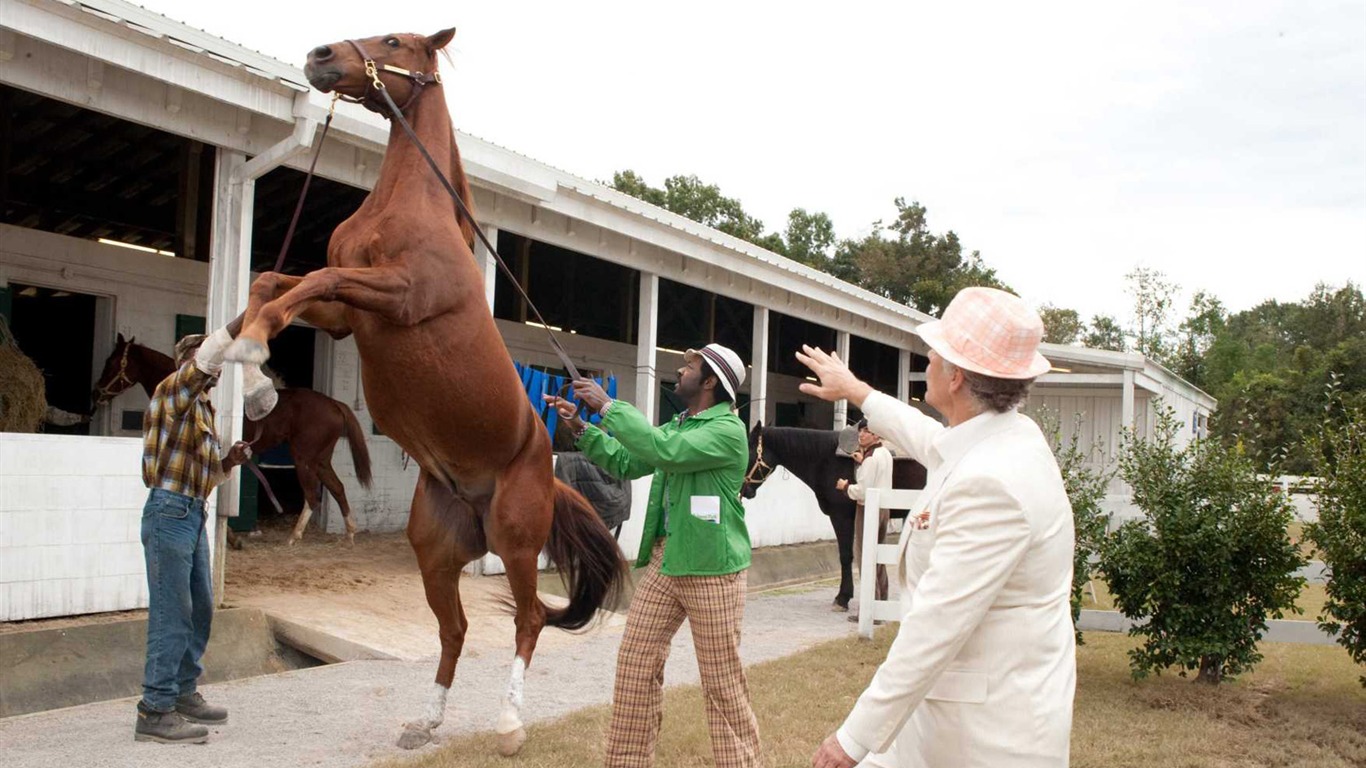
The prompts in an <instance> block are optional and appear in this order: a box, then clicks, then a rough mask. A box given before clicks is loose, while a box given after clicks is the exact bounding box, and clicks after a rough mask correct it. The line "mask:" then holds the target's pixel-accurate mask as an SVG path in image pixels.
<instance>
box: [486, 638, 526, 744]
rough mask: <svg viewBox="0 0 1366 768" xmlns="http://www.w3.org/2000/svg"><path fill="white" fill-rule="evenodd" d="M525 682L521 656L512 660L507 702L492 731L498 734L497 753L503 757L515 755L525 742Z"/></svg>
mask: <svg viewBox="0 0 1366 768" xmlns="http://www.w3.org/2000/svg"><path fill="white" fill-rule="evenodd" d="M525 680H526V662H525V661H523V660H522V657H521V656H516V657H514V658H513V660H512V674H511V675H510V676H509V677H508V692H507V701H506V702H504V704H503V711H502V713H501V714H499V715H498V723H497V725H495V726H494V727H493V730H494V731H495V732H497V734H498V751H499V752H500V753H502V754H503V755H504V756H511V755H515V754H517V751H518V750H520V749H521V748H522V744H523V743H525V742H526V729H524V728H523V727H522V717H521V710H522V689H523V683H524V682H525Z"/></svg>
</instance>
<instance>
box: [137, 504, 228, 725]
mask: <svg viewBox="0 0 1366 768" xmlns="http://www.w3.org/2000/svg"><path fill="white" fill-rule="evenodd" d="M142 551H143V555H144V556H145V557H146V559H147V594H148V602H147V666H146V668H145V669H144V670H143V676H142V703H143V705H144V706H145V707H147V708H148V709H150V710H153V711H156V712H170V711H172V710H174V709H175V700H176V698H177V697H180V696H189V695H190V694H192V693H194V692H195V688H196V685H197V681H198V680H199V676H200V675H201V674H202V673H203V672H204V667H203V666H201V665H200V663H199V660H200V659H201V658H202V657H203V656H204V648H205V647H206V646H207V645H208V644H209V627H210V625H211V624H212V623H213V583H212V582H211V581H210V579H209V539H208V533H207V532H206V531H205V530H204V502H202V501H200V500H199V499H194V498H191V497H189V496H185V495H182V494H179V493H172V492H171V491H164V490H161V489H159V488H158V489H153V490H152V492H151V493H150V494H148V495H147V504H146V505H145V506H144V507H143V508H142Z"/></svg>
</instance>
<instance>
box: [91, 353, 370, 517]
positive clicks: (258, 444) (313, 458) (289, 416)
mask: <svg viewBox="0 0 1366 768" xmlns="http://www.w3.org/2000/svg"><path fill="white" fill-rule="evenodd" d="M174 370H175V361H174V360H172V359H171V358H170V357H168V356H167V355H163V354H162V353H160V352H158V351H156V350H155V349H151V348H149V347H144V346H142V345H141V344H138V343H137V341H136V340H135V339H125V338H123V334H119V337H118V341H117V342H115V344H114V351H113V353H112V354H110V355H109V359H108V360H106V361H104V372H103V373H101V374H100V380H99V381H98V382H96V383H95V389H94V391H93V392H92V393H91V400H92V401H93V402H94V404H95V407H96V408H98V407H99V406H101V405H104V404H105V403H107V402H109V401H110V400H113V399H114V397H115V396H116V395H119V394H120V393H122V392H123V391H125V390H127V389H129V388H131V387H133V385H135V384H137V385H141V386H142V388H143V389H144V390H146V391H147V396H148V397H151V396H152V393H153V392H155V391H156V387H157V384H160V383H161V381H162V380H163V379H165V378H166V377H167V376H170V375H171V372H172V371H174ZM279 395H280V401H279V402H278V403H277V404H276V405H275V409H274V410H272V411H271V412H270V414H269V415H268V416H266V417H265V418H264V419H261V420H260V421H248V422H247V428H246V430H245V431H244V432H245V437H246V438H247V439H249V440H251V443H252V450H254V451H256V452H257V453H264V452H266V451H269V450H270V449H272V448H274V447H276V446H277V445H281V444H283V443H289V453H290V455H291V456H293V457H294V469H295V471H296V472H297V473H298V475H299V487H300V488H302V489H303V492H304V508H303V511H302V512H301V513H300V514H299V521H298V522H297V523H296V524H295V525H294V532H293V533H292V534H291V535H290V537H289V543H290V544H293V543H294V542H296V541H298V540H299V538H300V537H301V536H303V533H304V526H306V525H307V524H308V518H309V516H310V515H312V514H313V510H315V509H317V508H318V506H319V505H320V504H321V503H322V489H323V487H324V486H326V488H327V490H328V492H330V493H331V494H332V497H333V498H335V499H336V500H337V504H338V506H340V507H341V513H342V518H343V519H345V521H346V538H347V540H348V541H352V542H354V541H355V538H356V523H355V521H354V520H352V519H351V505H350V504H348V503H347V501H346V488H345V486H343V485H342V481H341V480H340V479H339V478H338V477H337V473H336V471H334V470H333V469H332V451H333V449H334V448H336V447H337V441H338V440H340V439H341V438H343V437H345V438H346V442H347V445H349V446H350V447H351V461H352V463H353V464H355V465H356V477H357V478H358V479H359V480H360V483H361V485H363V486H365V487H366V488H369V487H370V449H369V448H367V447H366V444H365V432H364V430H362V429H361V426H360V422H358V421H356V415H355V414H354V413H352V412H351V409H350V408H347V407H346V405H345V404H344V403H340V402H338V401H336V400H333V399H332V398H330V397H328V396H327V395H324V394H322V393H320V392H314V391H313V390H311V389H303V388H286V389H282V390H280V391H279Z"/></svg>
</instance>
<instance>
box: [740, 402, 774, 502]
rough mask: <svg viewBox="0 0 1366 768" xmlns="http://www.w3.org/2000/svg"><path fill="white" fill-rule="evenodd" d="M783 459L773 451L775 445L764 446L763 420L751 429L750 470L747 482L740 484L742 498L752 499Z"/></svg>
mask: <svg viewBox="0 0 1366 768" xmlns="http://www.w3.org/2000/svg"><path fill="white" fill-rule="evenodd" d="M781 461H782V460H781V459H780V458H779V457H778V455H777V454H776V453H775V452H774V451H773V446H772V445H769V446H768V447H767V448H765V447H764V423H763V422H762V421H761V422H759V423H757V424H755V425H754V428H753V429H751V430H750V431H749V471H748V472H746V473H745V482H744V484H743V485H741V486H740V498H743V499H752V498H754V494H755V493H757V492H758V491H759V486H761V485H763V484H764V481H765V480H767V479H768V476H769V475H771V474H773V470H774V469H775V468H776V467H777V466H778V464H779V463H780V462H781Z"/></svg>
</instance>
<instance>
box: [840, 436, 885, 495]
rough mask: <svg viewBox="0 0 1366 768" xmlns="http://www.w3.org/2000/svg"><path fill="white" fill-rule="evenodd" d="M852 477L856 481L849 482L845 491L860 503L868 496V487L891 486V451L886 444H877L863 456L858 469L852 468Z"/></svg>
mask: <svg viewBox="0 0 1366 768" xmlns="http://www.w3.org/2000/svg"><path fill="white" fill-rule="evenodd" d="M854 479H855V480H857V481H858V482H854V483H850V484H849V486H848V487H847V488H845V493H847V494H849V498H851V499H853V500H854V501H857V502H858V503H860V504H862V503H863V500H864V499H865V498H867V497H868V489H869V488H891V487H892V452H891V451H889V450H887V446H885V445H879V446H878V447H877V449H876V450H874V451H873V452H872V453H871V454H869V455H868V456H867V457H865V458H864V459H863V463H861V464H859V465H858V469H856V470H854Z"/></svg>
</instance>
